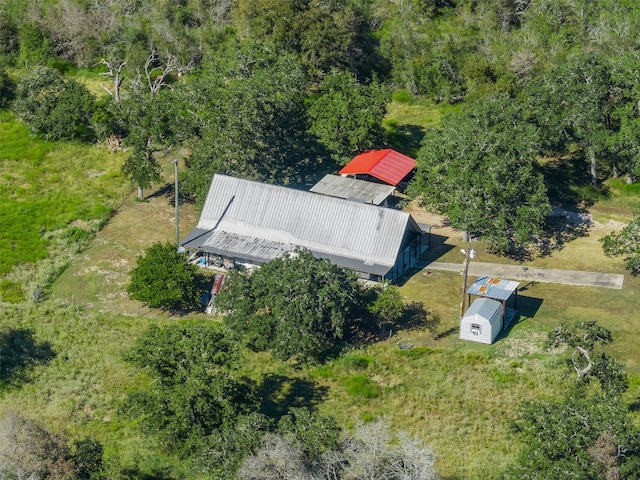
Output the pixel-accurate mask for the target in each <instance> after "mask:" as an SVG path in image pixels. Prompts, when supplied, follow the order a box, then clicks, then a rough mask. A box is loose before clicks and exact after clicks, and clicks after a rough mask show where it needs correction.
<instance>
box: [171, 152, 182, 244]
mask: <svg viewBox="0 0 640 480" xmlns="http://www.w3.org/2000/svg"><path fill="white" fill-rule="evenodd" d="M171 163H173V166H174V167H175V177H176V185H175V196H174V199H175V200H174V201H175V205H176V248H179V247H180V201H179V197H178V159H177V158H176V159H175V160H173V162H171Z"/></svg>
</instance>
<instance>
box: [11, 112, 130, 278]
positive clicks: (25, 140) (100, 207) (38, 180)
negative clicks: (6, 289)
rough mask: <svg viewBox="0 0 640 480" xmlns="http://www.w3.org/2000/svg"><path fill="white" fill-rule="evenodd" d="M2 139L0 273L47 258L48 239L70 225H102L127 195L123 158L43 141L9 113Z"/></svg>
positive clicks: (91, 147) (86, 147)
mask: <svg viewBox="0 0 640 480" xmlns="http://www.w3.org/2000/svg"><path fill="white" fill-rule="evenodd" d="M0 138H1V139H2V141H1V142H0V197H1V198H2V203H0V224H1V225H2V229H0V274H6V273H8V272H9V271H11V269H12V268H13V267H14V266H16V265H21V264H24V263H30V262H35V261H38V260H41V259H43V258H46V257H47V254H48V251H49V244H50V242H51V236H52V234H54V233H55V232H56V231H58V230H60V229H63V228H65V227H68V226H70V225H71V224H72V223H73V222H76V223H75V225H76V226H78V228H85V229H87V228H88V226H89V225H87V224H85V223H82V222H89V224H90V223H91V222H94V221H97V222H101V221H104V220H106V219H107V218H108V217H109V215H110V214H111V212H113V211H114V210H115V209H116V208H117V207H118V206H119V205H120V204H121V203H122V200H123V198H124V195H125V193H128V191H129V188H130V187H129V186H128V182H125V181H124V178H123V177H122V174H121V173H120V165H121V163H122V159H123V155H122V154H110V153H108V152H107V151H106V149H105V148H102V147H99V146H94V145H85V144H79V143H78V144H76V143H73V144H70V143H63V142H47V141H44V140H42V139H39V138H37V137H34V136H33V135H31V133H30V132H29V131H28V130H27V128H26V127H25V126H24V125H22V124H21V123H19V122H17V121H15V120H14V118H13V117H12V115H10V114H9V113H7V112H0ZM59 233H60V232H59ZM62 235H64V233H62Z"/></svg>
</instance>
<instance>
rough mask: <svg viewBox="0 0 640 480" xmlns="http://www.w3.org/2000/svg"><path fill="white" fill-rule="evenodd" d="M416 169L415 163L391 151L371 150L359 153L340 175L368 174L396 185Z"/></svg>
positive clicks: (409, 158) (411, 159)
mask: <svg viewBox="0 0 640 480" xmlns="http://www.w3.org/2000/svg"><path fill="white" fill-rule="evenodd" d="M415 167H416V161H415V160H414V159H413V158H411V157H407V156H406V155H403V154H402V153H399V152H396V151H395V150H391V149H390V148H388V149H385V150H371V151H369V152H365V153H361V154H360V155H358V156H356V157H355V158H354V159H353V160H351V161H350V162H349V163H348V164H347V165H345V166H344V168H343V169H342V170H340V172H339V173H340V174H341V175H354V174H369V175H371V176H373V177H376V178H378V179H380V180H382V181H383V182H387V183H389V184H391V185H398V183H400V182H401V181H402V179H403V178H404V177H406V176H407V175H408V174H409V173H410V172H411V170H413V169H414V168H415Z"/></svg>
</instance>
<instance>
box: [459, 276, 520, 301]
mask: <svg viewBox="0 0 640 480" xmlns="http://www.w3.org/2000/svg"><path fill="white" fill-rule="evenodd" d="M518 285H520V282H514V281H513V280H502V279H500V278H495V277H479V278H478V279H477V280H476V281H475V282H473V285H471V286H470V287H469V288H468V289H467V293H468V294H469V295H477V296H479V297H487V298H493V299H494V300H500V301H503V300H507V299H508V298H509V297H510V296H511V294H512V293H513V292H515V291H516V289H517V288H518Z"/></svg>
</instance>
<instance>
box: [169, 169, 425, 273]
mask: <svg viewBox="0 0 640 480" xmlns="http://www.w3.org/2000/svg"><path fill="white" fill-rule="evenodd" d="M407 230H409V231H410V232H411V233H412V234H419V233H420V227H419V226H418V224H417V223H416V222H415V221H414V220H413V218H412V217H411V216H410V215H409V214H408V213H406V212H401V211H398V210H392V209H389V208H383V207H377V206H374V205H367V204H364V203H358V202H349V201H346V200H343V199H339V198H333V197H326V196H323V195H317V194H315V193H310V192H305V191H302V190H295V189H292V188H286V187H280V186H276V185H269V184H265V183H259V182H254V181H250V180H243V179H239V178H234V177H228V176H226V175H215V176H214V177H213V180H212V182H211V187H210V189H209V193H208V194H207V199H206V201H205V204H204V208H203V210H202V214H201V216H200V221H199V222H198V225H197V227H196V228H195V229H194V230H192V231H191V232H190V233H189V235H187V236H186V237H185V239H184V240H183V241H182V242H181V243H180V244H181V245H182V246H184V247H187V248H195V249H200V250H203V251H208V252H211V253H217V254H222V255H227V256H231V257H238V258H246V259H248V260H252V261H256V262H268V261H269V260H272V259H273V258H276V257H278V256H280V255H282V253H284V252H287V251H291V250H293V249H294V248H295V247H296V246H299V247H303V248H307V249H309V250H310V251H311V252H312V253H313V254H314V255H315V256H316V257H320V258H327V259H329V260H330V261H332V262H333V263H335V264H336V265H340V266H344V267H346V268H350V269H352V270H356V271H360V272H368V273H373V274H377V275H385V274H386V273H387V272H388V271H389V270H390V269H391V268H392V267H393V266H394V264H395V261H396V258H397V256H398V253H399V251H400V249H401V247H402V245H403V240H404V239H405V232H407Z"/></svg>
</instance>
